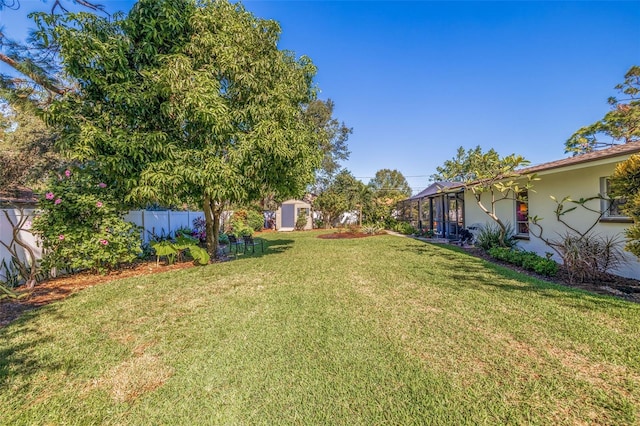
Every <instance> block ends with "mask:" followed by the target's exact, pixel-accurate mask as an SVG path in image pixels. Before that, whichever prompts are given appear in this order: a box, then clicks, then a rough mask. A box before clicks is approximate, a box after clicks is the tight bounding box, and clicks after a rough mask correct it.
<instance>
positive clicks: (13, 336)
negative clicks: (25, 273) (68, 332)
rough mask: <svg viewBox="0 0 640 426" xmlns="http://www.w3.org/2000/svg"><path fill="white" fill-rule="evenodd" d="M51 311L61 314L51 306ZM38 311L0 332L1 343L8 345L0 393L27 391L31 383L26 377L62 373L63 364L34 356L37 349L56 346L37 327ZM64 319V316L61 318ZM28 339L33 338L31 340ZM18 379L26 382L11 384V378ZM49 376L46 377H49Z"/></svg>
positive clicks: (1, 359)
mask: <svg viewBox="0 0 640 426" xmlns="http://www.w3.org/2000/svg"><path fill="white" fill-rule="evenodd" d="M48 309H50V310H52V311H54V312H55V311H57V308H56V307H53V306H49V307H48ZM34 313H35V312H34V311H30V312H27V313H25V314H24V315H22V316H21V317H20V318H19V319H18V320H16V323H15V324H13V326H12V327H5V328H3V329H0V340H2V341H4V342H5V343H7V342H9V341H11V342H12V343H11V344H3V345H2V347H0V393H2V392H9V391H8V389H7V388H8V387H11V392H13V393H23V391H22V388H24V387H27V386H28V384H29V383H30V382H31V380H30V379H29V380H25V377H30V376H35V375H39V376H41V375H43V373H45V372H54V371H60V370H61V369H62V368H63V364H61V363H54V362H52V361H51V360H50V359H48V358H46V357H45V358H42V357H39V356H37V355H35V353H34V348H36V347H38V346H40V345H42V344H47V343H51V342H53V337H51V336H50V335H47V334H45V333H43V332H42V331H41V330H39V329H38V328H37V327H36V326H35V325H34V323H33V319H32V316H33V315H34ZM57 316H58V317H62V315H57ZM24 336H29V337H28V338H27V340H25V339H24ZM15 375H18V376H20V377H21V378H22V379H21V380H20V382H21V385H16V384H13V383H11V380H10V379H11V376H15ZM45 375H46V374H45Z"/></svg>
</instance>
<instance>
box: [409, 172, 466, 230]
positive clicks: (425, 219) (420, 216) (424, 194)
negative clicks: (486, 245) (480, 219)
mask: <svg viewBox="0 0 640 426" xmlns="http://www.w3.org/2000/svg"><path fill="white" fill-rule="evenodd" d="M397 212H398V220H402V221H405V222H409V223H411V225H413V227H414V228H416V229H420V230H422V231H432V232H433V235H434V236H437V237H440V238H448V239H457V238H458V233H459V231H460V229H462V228H464V226H465V223H464V191H463V188H462V185H461V184H459V183H456V182H435V183H432V184H431V185H430V186H428V187H427V188H426V189H424V190H423V191H421V192H420V193H418V194H416V195H414V196H413V197H411V198H408V199H406V200H403V201H400V202H399V203H398V205H397Z"/></svg>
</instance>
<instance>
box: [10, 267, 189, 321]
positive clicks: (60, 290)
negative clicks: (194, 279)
mask: <svg viewBox="0 0 640 426" xmlns="http://www.w3.org/2000/svg"><path fill="white" fill-rule="evenodd" d="M193 266H194V265H193V263H191V262H182V263H175V264H173V265H162V264H160V265H156V263H155V262H145V263H137V264H134V265H131V266H129V267H127V268H123V269H120V270H117V271H113V272H111V273H109V274H106V275H95V274H91V273H89V272H81V273H79V274H75V275H67V276H64V277H60V278H53V279H49V280H46V281H43V282H41V283H39V284H38V285H36V287H35V288H33V289H32V290H20V289H18V293H19V294H21V295H25V296H24V297H23V298H21V299H18V300H15V299H4V300H3V301H2V302H0V327H4V326H5V325H7V324H9V323H10V322H11V321H13V320H14V319H16V318H18V317H19V316H20V315H22V313H23V312H26V311H30V310H32V309H35V308H37V307H39V306H43V305H47V304H49V303H51V302H55V301H57V300H62V299H64V298H66V297H68V296H69V295H71V294H73V293H77V292H78V291H80V290H82V289H85V288H88V287H93V286H95V285H98V284H104V283H108V282H110V281H115V280H119V279H122V278H129V277H137V276H141V275H149V274H155V273H159V272H166V271H173V270H178V269H185V268H191V267H193Z"/></svg>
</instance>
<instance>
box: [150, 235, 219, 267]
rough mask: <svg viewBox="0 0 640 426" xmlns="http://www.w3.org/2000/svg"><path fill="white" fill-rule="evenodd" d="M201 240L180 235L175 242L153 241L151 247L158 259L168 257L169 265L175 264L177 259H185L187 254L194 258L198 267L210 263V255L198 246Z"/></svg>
mask: <svg viewBox="0 0 640 426" xmlns="http://www.w3.org/2000/svg"><path fill="white" fill-rule="evenodd" d="M198 242H199V240H198V239H196V238H193V237H189V236H184V235H180V236H178V237H176V240H175V241H171V240H163V241H152V242H151V247H153V250H154V251H155V253H156V256H158V257H162V256H164V257H166V258H167V263H168V264H169V265H171V264H173V263H174V262H175V260H176V258H177V259H181V260H182V258H183V256H184V254H185V253H189V255H190V256H191V257H192V258H193V261H194V263H196V264H198V265H206V264H208V263H209V260H210V258H209V253H207V251H206V250H205V249H203V248H202V247H200V246H199V245H198Z"/></svg>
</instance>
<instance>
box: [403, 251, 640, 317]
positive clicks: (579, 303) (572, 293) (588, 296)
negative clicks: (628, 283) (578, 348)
mask: <svg viewBox="0 0 640 426" xmlns="http://www.w3.org/2000/svg"><path fill="white" fill-rule="evenodd" d="M400 249H401V250H405V251H408V252H411V253H413V254H418V255H429V256H438V257H440V258H443V259H445V260H448V261H453V262H456V263H457V267H456V268H455V269H452V270H451V271H450V272H449V273H450V277H451V278H452V279H453V280H454V281H455V282H456V283H457V285H459V286H460V287H463V286H464V287H467V288H477V286H478V285H484V286H489V287H494V288H498V289H500V290H505V291H510V292H529V293H535V294H537V295H540V296H542V297H545V298H549V299H554V300H557V301H561V302H562V303H563V304H565V305H570V306H574V307H576V308H580V309H584V308H585V302H588V303H590V304H594V305H598V306H602V307H605V306H607V307H615V308H617V309H621V308H622V309H631V308H634V305H633V304H629V301H626V300H624V299H621V298H617V297H615V296H613V295H609V294H599V293H594V292H591V291H588V290H584V289H581V288H576V287H571V286H569V285H565V284H563V283H558V282H553V281H547V280H545V279H544V278H542V277H534V276H531V275H527V274H525V273H522V272H519V271H517V270H513V269H511V268H509V267H507V266H502V265H499V264H496V263H492V262H490V261H488V260H485V259H482V258H479V257H476V256H473V255H472V254H469V253H467V252H466V251H465V250H464V249H462V248H460V247H457V246H453V245H448V244H433V243H425V245H424V246H402V247H401V248H400ZM488 271H490V272H492V273H494V274H495V276H496V279H491V278H487V276H486V273H487V272H488ZM505 280H517V281H519V282H520V283H522V285H514V284H509V283H508V282H507V281H505Z"/></svg>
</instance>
